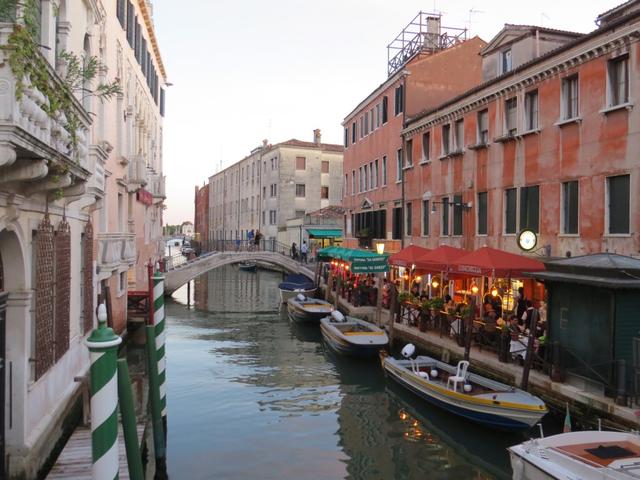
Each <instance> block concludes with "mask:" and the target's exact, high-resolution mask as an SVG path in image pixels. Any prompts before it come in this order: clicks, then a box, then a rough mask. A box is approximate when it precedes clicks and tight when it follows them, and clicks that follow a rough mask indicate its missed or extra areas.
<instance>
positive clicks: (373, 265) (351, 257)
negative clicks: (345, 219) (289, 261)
mask: <svg viewBox="0 0 640 480" xmlns="http://www.w3.org/2000/svg"><path fill="white" fill-rule="evenodd" d="M329 260H342V261H344V262H348V263H350V264H351V267H350V268H351V271H352V272H353V273H377V272H387V271H389V262H388V261H387V260H388V255H379V254H377V253H375V252H371V251H369V250H358V249H353V248H345V247H326V248H322V249H320V250H318V261H321V262H326V261H329Z"/></svg>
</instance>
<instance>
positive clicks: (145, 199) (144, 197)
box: [136, 188, 153, 206]
mask: <svg viewBox="0 0 640 480" xmlns="http://www.w3.org/2000/svg"><path fill="white" fill-rule="evenodd" d="M136 199H137V200H138V201H139V202H140V203H144V204H145V205H147V206H151V205H153V195H151V192H148V191H146V190H145V189H144V188H141V189H140V190H138V191H137V192H136Z"/></svg>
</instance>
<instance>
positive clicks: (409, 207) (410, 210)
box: [404, 202, 413, 237]
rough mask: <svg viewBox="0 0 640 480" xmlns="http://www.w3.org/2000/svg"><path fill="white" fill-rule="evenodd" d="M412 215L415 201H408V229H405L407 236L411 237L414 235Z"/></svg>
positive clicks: (406, 219)
mask: <svg viewBox="0 0 640 480" xmlns="http://www.w3.org/2000/svg"><path fill="white" fill-rule="evenodd" d="M412 217H413V203H411V202H407V209H406V216H405V222H406V227H407V228H406V230H405V233H404V234H405V236H407V237H410V236H411V235H412V230H413V225H412V222H411V220H412Z"/></svg>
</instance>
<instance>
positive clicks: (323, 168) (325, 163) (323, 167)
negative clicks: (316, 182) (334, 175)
mask: <svg viewBox="0 0 640 480" xmlns="http://www.w3.org/2000/svg"><path fill="white" fill-rule="evenodd" d="M320 171H321V172H322V173H329V160H322V164H321V166H320Z"/></svg>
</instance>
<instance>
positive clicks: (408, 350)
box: [401, 343, 416, 359]
mask: <svg viewBox="0 0 640 480" xmlns="http://www.w3.org/2000/svg"><path fill="white" fill-rule="evenodd" d="M401 353H402V356H403V357H404V358H406V359H410V358H411V357H413V354H414V353H416V346H415V345H414V344H413V343H407V344H406V345H405V346H404V348H403V349H402V352H401Z"/></svg>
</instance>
